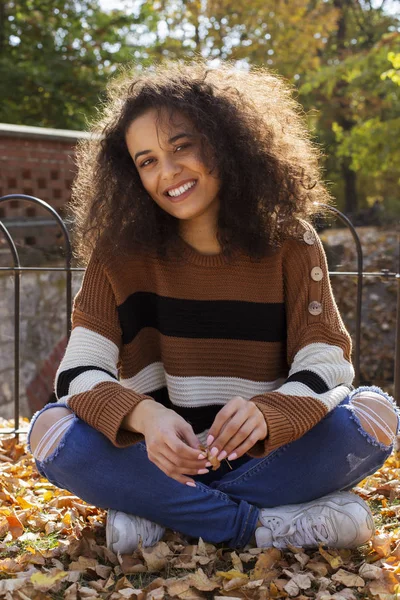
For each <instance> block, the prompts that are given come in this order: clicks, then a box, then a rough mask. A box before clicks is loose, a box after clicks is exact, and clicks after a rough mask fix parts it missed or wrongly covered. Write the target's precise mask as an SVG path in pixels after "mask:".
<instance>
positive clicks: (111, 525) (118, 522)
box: [106, 508, 165, 554]
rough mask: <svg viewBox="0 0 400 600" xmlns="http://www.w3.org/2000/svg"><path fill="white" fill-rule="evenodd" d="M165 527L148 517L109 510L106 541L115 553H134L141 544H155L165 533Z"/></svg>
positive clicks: (144, 545)
mask: <svg viewBox="0 0 400 600" xmlns="http://www.w3.org/2000/svg"><path fill="white" fill-rule="evenodd" d="M164 532H165V529H164V527H161V525H157V523H153V522H152V521H149V520H148V519H144V518H142V517H137V516H135V515H129V514H127V513H124V512H121V511H118V510H112V509H111V508H110V509H109V510H108V511H107V524H106V543H107V548H109V549H110V550H112V552H114V554H117V552H119V553H120V554H132V552H133V551H134V550H136V548H137V547H138V546H139V541H140V539H141V540H142V544H143V547H144V548H146V547H148V546H154V544H156V543H157V542H158V541H159V540H160V539H161V538H162V536H163V535H164Z"/></svg>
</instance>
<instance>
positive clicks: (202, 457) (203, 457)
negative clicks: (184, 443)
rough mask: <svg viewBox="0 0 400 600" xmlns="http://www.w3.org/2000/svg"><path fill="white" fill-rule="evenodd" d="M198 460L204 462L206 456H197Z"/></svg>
mask: <svg viewBox="0 0 400 600" xmlns="http://www.w3.org/2000/svg"><path fill="white" fill-rule="evenodd" d="M197 458H198V459H199V460H204V459H205V458H207V457H206V456H204V454H199V455H198V457H197Z"/></svg>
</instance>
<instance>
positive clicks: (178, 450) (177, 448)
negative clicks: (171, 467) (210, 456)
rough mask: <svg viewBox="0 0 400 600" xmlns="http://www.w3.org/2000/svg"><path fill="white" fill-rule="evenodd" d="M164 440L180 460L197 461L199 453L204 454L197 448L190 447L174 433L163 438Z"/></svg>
mask: <svg viewBox="0 0 400 600" xmlns="http://www.w3.org/2000/svg"><path fill="white" fill-rule="evenodd" d="M164 441H165V443H166V445H167V446H168V448H169V449H170V450H172V452H173V453H174V454H175V455H176V456H177V457H179V458H180V459H182V460H188V461H191V460H193V461H196V462H198V461H199V456H200V454H202V455H203V456H204V453H202V452H200V450H199V449H198V448H197V449H196V448H191V447H190V446H188V445H187V444H186V443H185V442H183V441H182V440H181V439H179V438H178V437H177V436H176V435H171V436H169V437H167V438H165V440H164Z"/></svg>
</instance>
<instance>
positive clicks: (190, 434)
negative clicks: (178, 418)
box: [177, 423, 200, 454]
mask: <svg viewBox="0 0 400 600" xmlns="http://www.w3.org/2000/svg"><path fill="white" fill-rule="evenodd" d="M177 432H178V434H181V436H182V439H183V441H185V442H186V443H187V445H188V446H190V447H191V448H194V449H195V450H197V451H198V450H200V442H199V439H198V437H197V436H196V435H195V433H194V431H193V428H192V426H191V425H190V424H189V423H183V424H182V426H181V427H179V429H178V431H177ZM197 454H198V453H197Z"/></svg>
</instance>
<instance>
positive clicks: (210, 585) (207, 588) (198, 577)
mask: <svg viewBox="0 0 400 600" xmlns="http://www.w3.org/2000/svg"><path fill="white" fill-rule="evenodd" d="M185 579H186V581H188V582H189V583H190V585H191V586H192V587H194V588H196V590H199V591H201V592H212V591H213V590H215V589H216V588H219V587H220V585H219V584H218V583H216V582H215V581H212V580H211V579H209V577H207V575H206V574H205V573H204V571H203V570H202V569H197V571H196V573H191V574H190V575H188V576H187V577H186V578H185Z"/></svg>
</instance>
